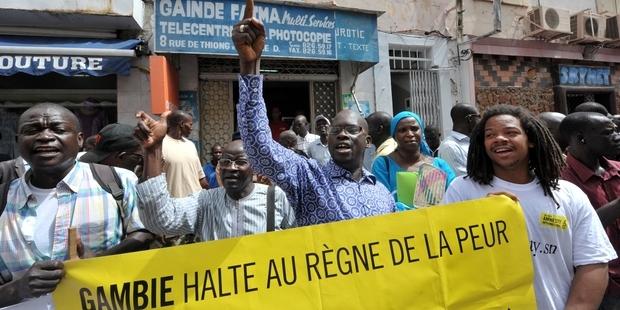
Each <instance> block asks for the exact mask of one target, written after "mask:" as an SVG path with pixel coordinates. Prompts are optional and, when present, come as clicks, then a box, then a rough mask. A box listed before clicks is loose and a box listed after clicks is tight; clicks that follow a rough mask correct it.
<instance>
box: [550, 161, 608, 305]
mask: <svg viewBox="0 0 620 310" xmlns="http://www.w3.org/2000/svg"><path fill="white" fill-rule="evenodd" d="M601 163H602V166H603V168H605V171H603V173H602V174H601V175H600V176H599V175H596V174H595V173H594V171H593V170H592V169H590V168H588V167H587V166H586V165H584V164H583V163H581V162H580V161H579V160H578V159H577V158H575V157H574V156H573V155H571V154H570V153H569V154H568V156H567V157H566V167H564V169H563V170H562V178H563V179H564V180H567V181H569V182H571V183H573V184H575V185H577V186H578V187H579V188H581V190H583V191H584V192H585V193H586V195H587V196H588V198H589V199H590V203H592V206H593V207H594V209H598V208H600V207H602V206H603V205H605V204H607V203H608V202H610V201H612V200H614V199H616V198H618V197H620V162H617V161H613V160H607V159H605V158H603V159H602V161H601ZM605 230H606V231H607V236H608V237H609V241H611V244H612V245H613V246H614V249H615V250H616V253H620V219H616V221H615V224H614V225H609V226H607V227H605ZM609 279H610V282H609V285H608V288H607V289H608V291H610V292H613V294H614V296H620V259H615V260H613V261H611V262H609Z"/></svg>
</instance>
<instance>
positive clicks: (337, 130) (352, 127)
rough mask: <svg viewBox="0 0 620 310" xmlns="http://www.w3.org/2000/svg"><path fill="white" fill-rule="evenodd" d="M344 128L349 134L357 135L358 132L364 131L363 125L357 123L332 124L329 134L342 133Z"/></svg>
mask: <svg viewBox="0 0 620 310" xmlns="http://www.w3.org/2000/svg"><path fill="white" fill-rule="evenodd" d="M343 130H344V131H345V132H346V133H347V134H349V135H356V134H358V133H360V132H362V127H361V126H356V125H347V126H330V127H329V134H330V135H337V134H339V133H341V132H342V131H343Z"/></svg>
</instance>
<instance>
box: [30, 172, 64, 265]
mask: <svg viewBox="0 0 620 310" xmlns="http://www.w3.org/2000/svg"><path fill="white" fill-rule="evenodd" d="M28 186H29V187H30V191H31V192H32V195H33V196H34V198H35V201H33V202H32V203H33V204H34V205H36V213H37V216H36V218H35V217H29V218H27V219H26V221H31V220H32V221H33V223H24V224H23V226H22V227H23V228H22V230H23V233H24V237H25V238H27V239H30V241H34V244H35V245H36V248H37V250H39V252H41V253H42V254H44V255H45V256H48V257H49V256H50V254H51V253H52V244H53V243H54V242H53V240H52V239H53V238H54V221H55V219H56V213H57V212H58V198H57V197H56V188H49V189H47V188H38V187H35V186H34V185H32V184H30V182H28ZM29 203H30V202H29ZM30 224H31V225H30ZM34 227H37V230H36V231H30V230H32V229H33V228H34Z"/></svg>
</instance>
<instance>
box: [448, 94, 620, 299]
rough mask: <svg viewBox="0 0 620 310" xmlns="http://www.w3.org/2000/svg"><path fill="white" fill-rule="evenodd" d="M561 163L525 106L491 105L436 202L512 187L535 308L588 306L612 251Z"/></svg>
mask: <svg viewBox="0 0 620 310" xmlns="http://www.w3.org/2000/svg"><path fill="white" fill-rule="evenodd" d="M563 166H564V163H563V161H562V153H561V151H560V149H559V147H558V145H557V143H554V142H553V136H552V135H551V133H550V132H549V130H547V129H546V128H545V127H544V126H543V125H542V124H541V123H540V122H539V121H538V120H537V119H536V118H535V117H534V116H533V115H532V114H531V113H529V112H528V111H527V110H525V109H523V108H521V107H517V106H508V105H498V106H494V107H491V108H490V109H489V110H488V111H487V112H486V113H485V114H484V116H483V117H482V120H481V121H480V123H479V124H478V125H477V126H476V128H475V129H474V131H473V132H472V136H471V144H470V148H469V153H468V160H467V175H466V176H461V177H458V178H457V179H456V180H454V182H453V183H452V184H451V185H450V188H448V191H447V192H446V195H445V197H444V203H450V202H456V201H463V200H470V199H477V198H481V197H485V196H487V195H489V194H494V193H502V192H505V193H508V192H510V193H512V194H513V195H514V199H518V200H519V203H520V204H521V207H522V209H523V213H524V214H525V219H526V223H527V229H528V234H529V238H530V250H531V251H532V261H533V264H534V288H535V292H536V303H537V306H538V309H546V310H549V309H596V308H597V307H598V305H599V304H600V302H601V299H602V298H603V294H604V292H605V288H606V286H607V262H609V261H610V260H612V259H614V258H616V253H615V251H614V249H613V247H612V246H611V244H610V243H609V239H608V238H607V236H606V235H605V231H604V230H603V226H602V225H601V222H600V220H599V219H598V217H597V215H596V213H595V212H594V209H593V208H592V205H591V204H590V201H589V200H588V197H587V196H586V195H585V194H584V192H583V191H581V190H580V189H579V188H578V187H577V186H575V185H573V184H572V183H569V182H567V181H563V180H558V178H559V176H560V171H561V169H562V167H563ZM544 217H547V218H549V217H551V218H553V219H557V220H559V221H560V222H561V223H562V224H560V225H558V224H556V221H543V220H542V219H543V218H544ZM564 224H565V225H564Z"/></svg>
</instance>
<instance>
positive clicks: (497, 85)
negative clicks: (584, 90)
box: [474, 54, 620, 113]
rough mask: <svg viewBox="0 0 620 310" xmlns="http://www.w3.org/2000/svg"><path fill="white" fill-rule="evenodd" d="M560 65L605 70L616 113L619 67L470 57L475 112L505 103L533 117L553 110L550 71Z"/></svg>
mask: <svg viewBox="0 0 620 310" xmlns="http://www.w3.org/2000/svg"><path fill="white" fill-rule="evenodd" d="M560 63H562V64H578V65H584V66H609V67H610V68H611V83H612V85H614V87H615V88H616V105H617V106H618V111H620V70H619V69H620V66H616V65H614V64H610V63H600V62H591V63H588V62H575V61H566V60H562V61H556V60H552V59H549V58H534V57H514V56H496V55H480V54H476V55H475V56H474V75H475V79H476V81H475V83H476V103H477V105H478V107H479V109H481V110H484V109H485V108H487V107H489V106H491V105H494V104H498V103H507V104H514V105H521V106H523V107H525V108H527V109H529V110H530V111H532V112H534V113H540V112H544V111H553V110H554V108H555V107H554V95H553V86H554V82H553V77H552V75H551V70H553V68H556V67H557V66H558V65H559V64H560Z"/></svg>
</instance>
